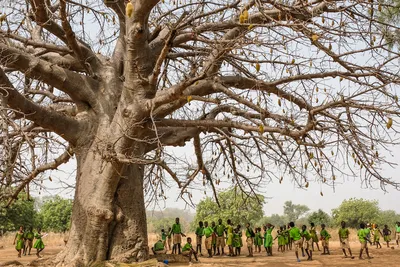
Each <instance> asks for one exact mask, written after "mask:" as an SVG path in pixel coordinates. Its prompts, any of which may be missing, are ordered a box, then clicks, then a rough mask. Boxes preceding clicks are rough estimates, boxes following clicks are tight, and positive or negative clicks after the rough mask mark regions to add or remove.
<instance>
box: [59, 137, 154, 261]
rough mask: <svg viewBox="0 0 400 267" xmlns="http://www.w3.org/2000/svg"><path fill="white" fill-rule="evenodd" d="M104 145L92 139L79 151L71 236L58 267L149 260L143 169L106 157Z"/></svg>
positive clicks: (60, 257) (60, 256)
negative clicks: (112, 261) (86, 146)
mask: <svg viewBox="0 0 400 267" xmlns="http://www.w3.org/2000/svg"><path fill="white" fill-rule="evenodd" d="M103 140H104V139H103ZM104 146H105V145H104V144H101V143H100V142H96V141H94V142H93V144H92V145H91V146H90V149H81V151H78V152H77V162H78V164H77V165H78V169H77V183H76V189H75V190H76V192H75V199H74V206H73V212H72V214H73V216H72V222H71V230H70V233H69V235H70V236H69V239H68V244H67V247H66V248H65V250H64V251H62V252H61V253H60V254H59V255H58V256H57V258H56V260H55V264H56V265H57V266H89V265H90V264H92V263H94V262H99V261H104V260H116V261H119V262H135V261H143V260H146V259H147V258H148V250H149V248H148V243H147V225H146V211H145V203H144V195H143V177H144V172H143V166H140V165H135V164H130V165H124V164H119V163H115V162H111V161H110V160H109V159H107V160H106V159H104V157H102V153H104V151H106V149H105V147H104Z"/></svg>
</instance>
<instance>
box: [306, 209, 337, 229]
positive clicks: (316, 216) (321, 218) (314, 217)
mask: <svg viewBox="0 0 400 267" xmlns="http://www.w3.org/2000/svg"><path fill="white" fill-rule="evenodd" d="M307 219H308V223H309V224H310V223H312V222H313V223H315V225H321V224H325V225H326V226H328V227H329V226H331V225H332V218H331V216H329V214H328V213H326V212H325V211H323V210H321V209H319V210H318V211H314V212H312V213H310V214H309V215H308V218H307Z"/></svg>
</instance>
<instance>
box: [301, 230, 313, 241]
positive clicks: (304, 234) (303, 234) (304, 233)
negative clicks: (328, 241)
mask: <svg viewBox="0 0 400 267" xmlns="http://www.w3.org/2000/svg"><path fill="white" fill-rule="evenodd" d="M301 236H302V237H304V238H305V239H306V240H307V241H308V240H310V239H311V235H310V233H309V232H308V231H307V230H304V231H302V232H301Z"/></svg>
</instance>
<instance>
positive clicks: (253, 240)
mask: <svg viewBox="0 0 400 267" xmlns="http://www.w3.org/2000/svg"><path fill="white" fill-rule="evenodd" d="M226 223H227V224H226V225H224V224H223V222H222V219H219V220H218V225H216V224H215V222H211V225H209V224H208V222H204V223H203V222H199V226H198V227H197V229H196V232H195V234H196V247H195V248H193V245H192V239H191V238H190V237H188V238H187V243H186V244H185V245H184V246H183V247H182V248H181V242H182V236H183V237H186V236H185V235H184V234H183V233H182V229H181V225H180V223H179V218H176V221H175V224H174V225H173V226H172V228H171V227H170V228H169V229H168V231H167V232H165V230H164V229H162V230H161V240H159V241H158V242H157V243H156V244H155V245H154V247H153V248H152V250H153V253H154V254H161V253H163V254H165V253H166V252H167V249H166V246H168V250H171V249H172V254H183V255H185V256H189V260H190V261H191V259H192V256H194V258H195V259H196V261H197V260H198V258H197V256H198V255H200V256H203V254H202V244H203V237H204V238H205V240H204V245H205V248H206V250H207V253H208V257H209V258H211V257H213V256H218V255H225V251H224V249H225V246H228V249H229V252H228V254H227V256H232V257H233V256H240V254H241V248H242V247H243V244H242V230H241V225H237V226H236V227H235V226H234V225H233V223H232V221H231V220H230V219H228V220H227V222H226ZM395 227H396V235H395V238H396V243H397V246H399V242H400V222H397V223H396V226H395ZM274 228H275V226H274V225H272V224H270V223H267V224H266V225H264V226H263V231H264V233H263V234H261V228H260V227H257V228H255V229H254V230H253V229H252V228H251V227H250V224H249V223H247V224H246V231H245V236H246V245H247V248H248V255H247V257H253V255H254V252H258V253H261V247H262V246H264V248H265V251H266V253H267V256H272V245H273V241H274V240H276V239H278V251H280V252H282V253H283V252H285V251H288V250H292V249H293V247H294V251H295V255H296V259H297V261H298V262H300V257H299V252H300V251H301V253H302V256H303V257H305V256H306V255H307V260H308V261H311V260H312V259H313V251H314V248H315V247H316V248H317V249H318V251H321V250H320V247H319V241H321V245H322V249H323V252H322V253H321V255H330V251H329V240H330V238H331V235H330V234H329V233H328V231H327V229H326V228H325V224H321V231H320V233H319V237H318V233H317V231H316V227H315V224H314V223H311V224H310V228H309V231H308V230H307V226H306V225H303V226H302V227H301V229H299V228H297V227H296V226H295V224H294V222H290V223H288V224H287V225H284V226H280V227H279V229H278V231H277V236H276V237H275V238H274V239H273V237H272V231H273V230H274ZM349 235H350V231H349V229H348V228H347V227H346V223H345V222H344V221H343V222H341V228H340V229H339V231H338V236H339V241H340V247H341V249H342V251H343V254H344V256H345V258H348V257H350V258H351V259H354V256H353V254H352V251H351V248H350V244H349ZM391 235H392V232H391V230H390V229H389V227H388V226H387V225H385V226H384V229H383V230H382V231H381V230H380V229H379V227H378V225H376V224H364V223H361V224H360V229H359V230H358V232H357V236H358V239H359V242H360V245H361V248H360V253H359V259H363V257H362V256H363V253H364V251H365V253H366V255H367V257H368V259H370V258H371V257H370V255H369V251H368V244H370V245H376V248H382V245H381V244H380V237H381V236H382V237H383V238H384V241H385V242H386V244H387V247H389V243H390V241H391ZM172 239H173V246H172V248H171V242H172ZM181 249H182V251H181Z"/></svg>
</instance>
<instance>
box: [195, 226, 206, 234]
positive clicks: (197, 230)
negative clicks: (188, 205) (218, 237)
mask: <svg viewBox="0 0 400 267" xmlns="http://www.w3.org/2000/svg"><path fill="white" fill-rule="evenodd" d="M203 231H204V227H200V226H199V227H197V229H196V235H198V236H203V235H204V234H203Z"/></svg>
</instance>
